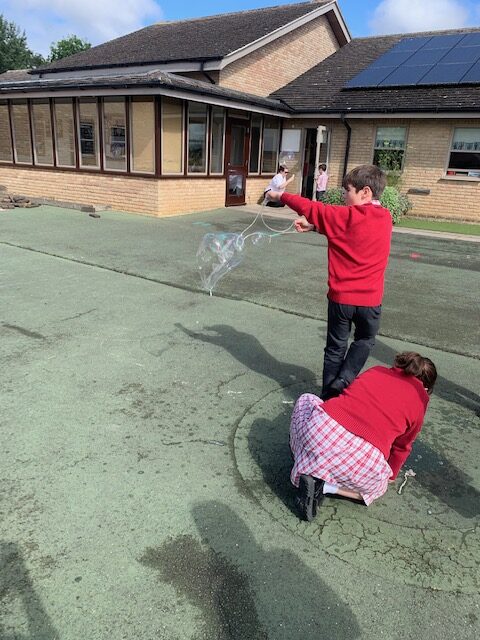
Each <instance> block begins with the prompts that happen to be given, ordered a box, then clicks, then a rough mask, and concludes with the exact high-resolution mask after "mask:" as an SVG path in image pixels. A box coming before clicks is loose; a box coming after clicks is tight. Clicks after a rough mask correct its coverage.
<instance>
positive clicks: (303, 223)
mask: <svg viewBox="0 0 480 640" xmlns="http://www.w3.org/2000/svg"><path fill="white" fill-rule="evenodd" d="M294 225H295V229H296V230H297V231H298V232H299V233H305V232H306V231H314V230H315V225H313V224H310V223H309V222H308V221H307V219H306V218H304V217H303V216H302V217H301V218H298V220H295V222H294Z"/></svg>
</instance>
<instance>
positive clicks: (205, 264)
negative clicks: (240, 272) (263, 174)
mask: <svg viewBox="0 0 480 640" xmlns="http://www.w3.org/2000/svg"><path fill="white" fill-rule="evenodd" d="M264 206H265V202H264V203H263V206H262V209H261V210H260V212H259V213H258V214H257V216H256V217H255V219H254V220H253V222H252V223H251V224H249V225H248V226H247V228H246V229H244V230H243V231H242V232H241V233H225V232H221V233H207V234H205V235H204V236H203V238H202V241H201V242H200V246H199V248H198V251H197V265H198V270H199V273H200V280H201V281H202V286H203V288H204V289H205V291H208V292H209V293H210V295H212V292H213V290H214V288H215V287H216V285H217V283H218V281H219V280H220V279H221V278H223V277H224V276H226V275H227V273H230V271H232V269H235V268H236V267H238V265H239V264H240V263H241V262H243V260H244V259H245V255H246V254H245V250H246V248H247V246H249V245H251V246H253V247H261V246H263V245H265V244H267V243H269V242H271V240H272V238H274V237H275V236H279V235H284V234H285V233H296V232H295V231H291V229H292V227H293V223H292V224H291V225H290V226H289V227H288V228H287V229H273V228H272V227H271V226H269V225H268V224H267V223H266V222H265V219H264V217H263V209H264ZM259 217H260V218H261V220H262V222H263V224H264V226H265V227H266V228H267V229H268V230H269V231H270V232H272V233H266V232H264V231H253V232H251V233H248V234H247V233H246V232H247V231H248V230H249V229H251V228H252V227H253V226H254V225H255V223H256V222H257V220H258V218H259Z"/></svg>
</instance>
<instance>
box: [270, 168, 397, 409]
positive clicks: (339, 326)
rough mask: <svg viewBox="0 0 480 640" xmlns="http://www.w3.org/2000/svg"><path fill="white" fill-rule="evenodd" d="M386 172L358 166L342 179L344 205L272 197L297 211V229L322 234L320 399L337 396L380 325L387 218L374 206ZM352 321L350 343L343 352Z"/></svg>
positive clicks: (388, 228)
mask: <svg viewBox="0 0 480 640" xmlns="http://www.w3.org/2000/svg"><path fill="white" fill-rule="evenodd" d="M385 185H386V176H385V174H384V173H383V171H381V170H380V169H379V168H378V167H375V166H373V165H362V166H360V167H356V168H355V169H353V170H352V171H350V173H348V174H347V175H346V176H345V178H344V180H343V188H344V190H345V206H341V205H326V204H323V203H321V202H312V201H311V200H307V198H301V197H300V196H296V195H292V194H289V193H283V194H281V193H276V192H272V191H271V192H269V194H268V196H269V197H270V198H271V199H272V200H276V201H280V202H282V203H283V204H286V205H288V206H289V207H290V208H291V209H293V210H294V211H296V212H297V213H298V214H299V215H301V216H304V217H303V218H300V219H299V220H296V221H295V227H296V229H297V231H301V232H305V231H314V230H315V231H318V233H322V234H323V235H325V236H326V237H327V239H328V296H327V297H328V325H327V344H326V347H325V357H324V362H323V386H322V398H323V399H324V400H327V399H329V398H333V397H335V396H337V395H339V394H340V393H341V392H342V391H343V389H345V388H346V387H347V386H348V385H349V384H350V383H351V382H353V380H354V379H355V378H356V376H357V375H358V373H359V372H360V370H361V369H362V367H363V365H364V364H365V362H366V360H367V358H368V355H369V353H370V351H371V349H372V347H373V345H374V344H375V336H376V334H377V331H378V329H379V326H380V314H381V309H382V306H381V305H382V297H383V288H384V278H385V269H386V268H387V263H388V255H389V253H390V239H391V235H392V217H391V215H390V212H389V211H388V209H385V208H384V207H382V206H381V205H380V203H379V202H378V199H379V198H380V197H381V195H382V193H383V190H384V188H385ZM352 322H353V324H354V326H355V333H354V338H353V342H352V343H351V345H350V348H349V349H348V351H347V347H348V339H349V337H350V331H351V327H352Z"/></svg>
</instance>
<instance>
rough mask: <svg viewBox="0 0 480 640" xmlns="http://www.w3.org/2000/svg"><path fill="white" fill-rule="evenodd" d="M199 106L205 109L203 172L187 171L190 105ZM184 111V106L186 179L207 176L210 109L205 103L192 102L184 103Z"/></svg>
mask: <svg viewBox="0 0 480 640" xmlns="http://www.w3.org/2000/svg"><path fill="white" fill-rule="evenodd" d="M192 103H193V104H197V105H198V104H199V105H201V106H203V107H205V171H189V164H190V105H191V104H192ZM186 107H187V108H186V109H185V106H184V110H185V111H186V132H185V134H186V135H185V138H186V145H185V146H186V163H185V171H186V175H187V176H188V177H192V176H203V177H205V176H208V175H209V169H210V153H209V151H210V143H211V140H210V126H209V125H210V109H209V108H208V107H209V105H208V104H207V103H206V102H195V101H193V100H188V101H186Z"/></svg>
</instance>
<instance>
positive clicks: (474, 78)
mask: <svg viewBox="0 0 480 640" xmlns="http://www.w3.org/2000/svg"><path fill="white" fill-rule="evenodd" d="M465 82H473V83H475V84H480V62H477V63H476V64H474V65H473V67H471V68H470V70H469V71H467V73H466V74H465V75H464V76H463V78H462V84H463V83H465Z"/></svg>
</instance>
